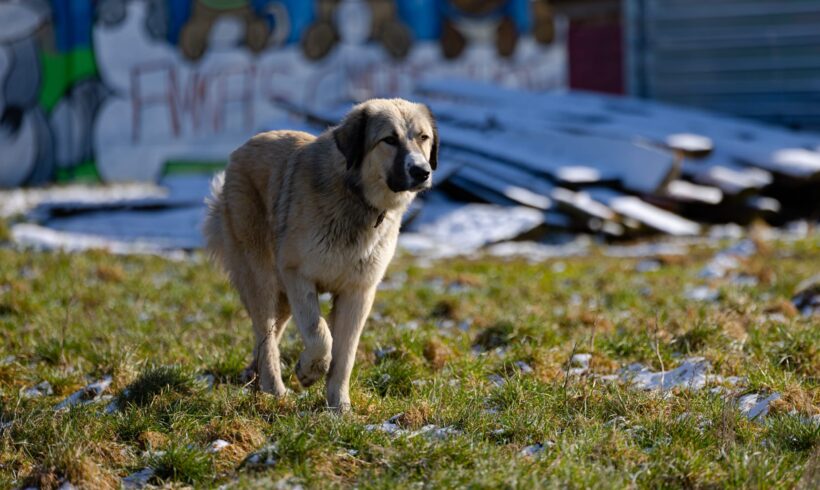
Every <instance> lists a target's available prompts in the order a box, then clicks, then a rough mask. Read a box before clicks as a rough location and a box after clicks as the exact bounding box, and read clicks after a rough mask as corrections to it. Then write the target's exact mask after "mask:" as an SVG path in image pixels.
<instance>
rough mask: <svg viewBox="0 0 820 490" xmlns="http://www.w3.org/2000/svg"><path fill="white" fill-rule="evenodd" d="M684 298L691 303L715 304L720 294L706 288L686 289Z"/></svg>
mask: <svg viewBox="0 0 820 490" xmlns="http://www.w3.org/2000/svg"><path fill="white" fill-rule="evenodd" d="M683 294H684V296H685V297H686V298H687V299H691V300H693V301H706V302H710V303H711V302H715V301H717V299H718V298H719V297H720V292H719V291H717V290H716V289H712V288H710V287H708V286H697V287H688V288H686V290H685V291H684V293H683Z"/></svg>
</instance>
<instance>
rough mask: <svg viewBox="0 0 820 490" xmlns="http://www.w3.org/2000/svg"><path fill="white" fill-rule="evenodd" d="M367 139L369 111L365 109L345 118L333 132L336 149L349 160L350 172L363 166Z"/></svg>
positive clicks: (357, 110) (355, 111)
mask: <svg viewBox="0 0 820 490" xmlns="http://www.w3.org/2000/svg"><path fill="white" fill-rule="evenodd" d="M366 137H367V111H366V110H365V109H364V108H361V109H356V110H354V111H353V112H351V113H350V114H348V115H347V116H345V118H344V120H342V123H341V124H339V125H338V126H336V128H335V129H334V130H333V140H334V141H335V142H336V148H338V149H339V151H340V152H342V155H344V157H345V160H347V168H348V170H350V169H351V168H353V167H354V166H356V167H358V166H359V165H361V164H362V160H363V159H364V152H365V138H366Z"/></svg>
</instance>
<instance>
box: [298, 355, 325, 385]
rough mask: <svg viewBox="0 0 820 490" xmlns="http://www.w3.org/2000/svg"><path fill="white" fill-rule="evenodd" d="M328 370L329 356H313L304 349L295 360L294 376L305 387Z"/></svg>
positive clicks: (317, 379)
mask: <svg viewBox="0 0 820 490" xmlns="http://www.w3.org/2000/svg"><path fill="white" fill-rule="evenodd" d="M329 370H330V356H323V357H318V358H314V357H312V356H310V355H309V354H308V352H307V351H305V352H302V355H300V356H299V361H297V362H296V377H297V378H298V379H299V383H300V384H301V385H302V386H304V387H305V388H307V387H308V386H310V385H312V384H313V383H315V382H317V381H319V380H320V379H321V378H323V377H324V375H325V374H327V372H328V371H329Z"/></svg>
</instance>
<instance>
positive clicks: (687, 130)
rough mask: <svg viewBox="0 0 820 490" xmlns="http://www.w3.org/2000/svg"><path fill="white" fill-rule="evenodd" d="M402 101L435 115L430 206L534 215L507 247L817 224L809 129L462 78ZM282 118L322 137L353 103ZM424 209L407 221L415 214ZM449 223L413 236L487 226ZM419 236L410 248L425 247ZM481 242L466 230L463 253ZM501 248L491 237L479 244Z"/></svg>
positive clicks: (818, 160)
mask: <svg viewBox="0 0 820 490" xmlns="http://www.w3.org/2000/svg"><path fill="white" fill-rule="evenodd" d="M408 97H409V98H411V99H413V100H417V101H420V102H424V103H426V104H428V105H429V106H430V107H431V109H432V110H433V112H434V113H435V114H436V117H437V119H438V127H439V131H440V137H441V153H440V155H439V168H438V170H437V172H436V180H435V182H434V185H435V186H436V188H437V189H438V190H440V191H442V192H441V193H438V192H433V193H432V196H433V199H432V200H433V201H434V204H435V206H436V207H440V206H441V202H440V201H441V199H440V197H438V196H440V195H441V194H445V195H446V196H447V198H449V199H451V200H456V201H462V202H464V201H467V202H473V203H475V202H477V203H483V204H485V205H493V206H501V207H504V208H508V209H529V210H532V211H538V213H537V214H535V215H534V216H538V220H537V222H536V223H532V222H531V221H532V219H531V218H529V217H528V218H527V219H525V220H517V219H512V218H511V219H510V222H509V223H508V226H504V227H497V228H495V229H494V230H493V232H494V233H499V234H500V235H505V236H504V238H505V239H508V238H507V237H506V235H507V234H509V233H511V232H514V231H515V230H516V228H517V227H518V228H523V229H521V230H518V234H519V235H527V236H529V237H531V238H532V237H537V235H538V234H539V233H540V234H543V233H545V232H546V231H548V230H553V231H554V230H555V229H559V230H563V231H569V232H585V233H593V234H599V235H602V236H605V237H609V238H633V237H637V236H643V235H647V234H657V233H661V234H668V235H673V236H688V235H697V234H700V233H701V232H702V231H703V226H704V225H709V224H719V223H737V224H741V225H746V224H749V223H751V222H752V221H754V220H755V219H763V220H766V221H767V222H769V223H771V224H773V225H783V224H785V223H788V222H792V221H795V220H800V219H808V220H810V221H816V219H817V218H818V216H820V193H818V192H817V190H818V189H819V188H820V135H817V134H811V133H799V132H794V131H790V130H788V129H785V128H779V127H774V126H768V125H765V124H762V123H758V122H754V121H746V120H741V119H736V118H732V117H730V116H724V115H717V114H711V113H707V112H703V111H700V110H696V109H689V108H681V107H674V106H669V105H665V104H661V103H658V102H654V101H648V100H641V99H634V98H628V97H617V96H611V95H604V94H594V93H585V92H549V93H532V92H525V91H522V90H515V89H509V88H504V87H500V86H497V85H490V84H484V83H480V82H472V81H466V80H457V81H456V80H432V81H428V82H425V83H422V84H421V85H419V86H418V87H417V89H416V92H415V93H414V94H411V95H409V96H408ZM289 109H290V110H291V111H292V112H294V113H295V114H297V115H300V116H303V117H305V118H306V119H307V120H308V121H309V122H311V123H314V124H317V130H319V127H320V126H326V125H328V124H335V123H336V122H337V121H338V120H339V119H340V118H341V117H342V116H343V115H344V114H345V112H346V111H347V110H348V109H349V105H345V106H341V107H338V108H335V109H331V110H311V109H308V108H302V107H295V106H290V107H289ZM425 204H427V202H425ZM474 206H475V205H474ZM425 208H426V206H425V207H422V211H421V213H418V215H416V214H412V215H411V216H410V219H414V218H423V217H424V214H425ZM473 209H476V210H478V209H481V208H475V207H474V208H473ZM488 209H492V208H488ZM481 211H482V213H484V214H486V215H488V216H489V215H491V213H492V212H491V211H485V210H481ZM518 212H519V213H520V211H518ZM428 214H429V213H428ZM511 216H514V215H511ZM453 219H454V218H447V219H446V220H443V221H442V222H441V223H438V222H437V221H435V220H433V221H430V220H421V221H422V222H421V223H420V224H418V225H415V224H413V223H411V226H410V227H411V228H414V229H417V230H419V231H420V232H421V231H424V230H433V231H434V233H432V235H430V234H428V233H420V234H421V235H423V236H425V237H428V236H433V237H434V238H435V236H436V235H438V234H439V233H440V231H442V230H441V229H440V228H437V227H444V228H446V227H452V226H453V225H456V226H460V223H461V222H464V223H469V222H475V223H478V222H479V221H483V218H482V217H476V218H468V220H467V221H464V220H463V219H462V218H461V217H459V218H458V219H456V222H458V224H456V223H453V224H451V223H450V222H451V221H453ZM439 221H441V220H439ZM525 223H529V226H524V224H525ZM443 231H449V230H443ZM413 238H414V240H413V242H412V243H411V244H410V245H409V247H410V248H411V249H412V248H414V247H421V246H422V245H427V246H431V245H430V244H420V243H419V239H418V238H417V237H413ZM481 238H482V237H479V236H477V235H474V234H472V233H470V234H469V240H468V242H469V247H470V248H474V247H475V246H476V243H479V242H481V241H482V240H481ZM496 241H499V240H498V239H496V238H495V237H490V236H488V237H485V240H484V244H489V243H495V242H496ZM443 243H445V244H450V246H452V241H448V242H443ZM468 253H469V252H468Z"/></svg>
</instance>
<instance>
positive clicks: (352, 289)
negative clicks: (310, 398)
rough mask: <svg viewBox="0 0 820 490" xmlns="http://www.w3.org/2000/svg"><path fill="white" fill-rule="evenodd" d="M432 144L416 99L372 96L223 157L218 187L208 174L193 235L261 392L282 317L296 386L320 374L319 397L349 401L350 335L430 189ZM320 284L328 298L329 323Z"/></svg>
mask: <svg viewBox="0 0 820 490" xmlns="http://www.w3.org/2000/svg"><path fill="white" fill-rule="evenodd" d="M438 145H439V140H438V132H437V129H436V124H435V120H434V118H433V115H432V113H431V112H430V110H429V109H428V108H427V106H424V105H420V104H414V103H411V102H408V101H406V100H401V99H392V100H383V99H377V100H370V101H367V102H364V103H362V104H359V105H357V106H356V107H354V108H353V110H352V111H351V112H350V113H349V114H348V115H347V116H346V117H345V118H344V120H343V121H342V123H341V124H340V125H339V126H337V127H335V128H331V129H330V130H328V131H326V132H325V133H323V134H321V135H320V136H318V137H314V136H312V135H310V134H307V133H302V132H298V131H272V132H269V133H263V134H259V135H257V136H255V137H254V138H252V139H251V140H250V141H248V142H247V143H245V145H243V146H242V147H240V148H239V149H238V150H236V151H235V152H234V153H233V154H232V155H231V160H230V163H229V165H228V167H227V169H226V171H225V174H224V183H223V181H222V178H221V176H220V177H217V178H216V179H214V183H213V197H212V199H210V200H209V206H210V210H209V214H208V218H207V221H206V223H205V229H204V232H205V237H206V240H207V244H208V249H209V250H210V252H211V253H212V254H213V255H214V256H215V257H217V258H218V259H219V260H220V261H221V262H222V264H223V265H224V267H225V269H226V270H227V272H228V274H229V276H230V279H231V282H232V283H233V284H234V286H235V287H236V289H237V290H238V291H239V295H240V297H241V299H242V302H243V303H244V305H245V307H246V308H247V310H248V313H249V314H250V317H251V319H252V321H253V329H254V333H255V335H256V344H255V347H254V363H253V364H252V367H255V368H256V369H257V371H258V375H259V383H260V386H261V389H262V390H263V391H266V392H268V393H272V394H274V395H277V396H281V395H284V394H285V392H286V390H285V386H284V384H283V383H282V377H281V373H280V364H279V347H278V344H279V340H280V339H281V337H282V332H283V331H284V329H285V325H286V323H287V321H288V320H289V318H290V316H291V314H293V316H294V319H295V321H296V325H297V327H298V328H299V332H300V333H301V335H302V340H303V341H304V344H305V347H304V350H303V351H302V353H301V355H300V356H299V361H298V363H297V364H296V375H297V377H298V378H299V382H300V383H301V384H302V385H303V386H309V385H311V384H313V383H314V382H316V381H317V380H318V379H319V378H321V377H322V376H324V375H325V374H326V373H327V374H328V379H327V387H326V388H327V403H328V405H329V406H330V407H333V408H335V409H338V410H340V411H344V410H348V409H349V408H350V395H349V392H348V391H349V389H348V384H349V379H350V373H351V371H352V369H353V361H354V359H355V354H356V348H357V346H358V343H359V334H360V333H361V330H362V327H363V326H364V323H365V320H366V319H367V316H368V315H369V313H370V308H371V306H372V304H373V298H374V296H375V292H376V286H377V285H378V283H379V282H380V281H381V279H382V277H383V275H384V272H385V270H386V269H387V265H388V264H389V263H390V260H391V259H392V257H393V253H394V252H395V249H396V241H397V238H398V234H399V226H400V224H401V217H402V214H403V213H404V211H405V209H406V208H407V206H408V204H410V202H411V201H412V200H413V198H414V197H415V195H416V193H417V192H418V191H420V190H423V189H427V188H429V187H430V182H431V173H432V171H433V170H435V168H436V162H437V156H438ZM322 292H330V293H332V294H333V309H332V311H331V313H330V318H329V319H328V320H329V325H328V322H325V320H324V319H323V318H322V317H321V312H320V309H319V297H318V296H319V294H320V293H322Z"/></svg>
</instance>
